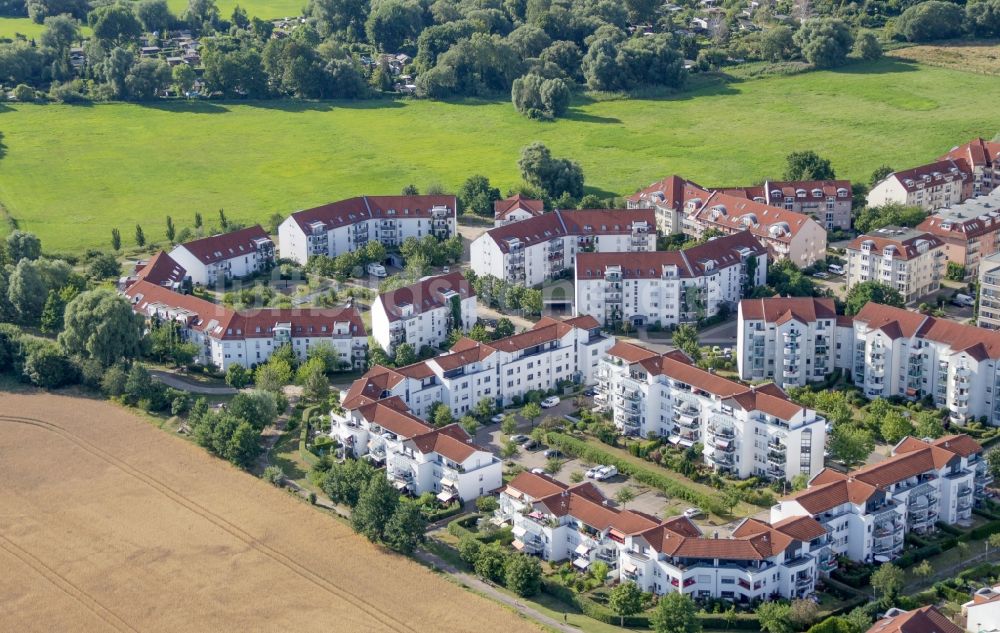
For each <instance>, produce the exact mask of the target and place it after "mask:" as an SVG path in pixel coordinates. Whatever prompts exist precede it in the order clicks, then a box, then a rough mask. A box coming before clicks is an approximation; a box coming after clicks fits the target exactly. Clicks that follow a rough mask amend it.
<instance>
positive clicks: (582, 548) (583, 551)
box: [573, 543, 592, 556]
mask: <svg viewBox="0 0 1000 633" xmlns="http://www.w3.org/2000/svg"><path fill="white" fill-rule="evenodd" d="M591 549H592V548H590V547H587V546H586V545H584V544H583V543H580V544H579V545H577V546H576V549H575V550H573V553H574V554H579V555H580V556H586V555H587V554H589V553H590V550H591Z"/></svg>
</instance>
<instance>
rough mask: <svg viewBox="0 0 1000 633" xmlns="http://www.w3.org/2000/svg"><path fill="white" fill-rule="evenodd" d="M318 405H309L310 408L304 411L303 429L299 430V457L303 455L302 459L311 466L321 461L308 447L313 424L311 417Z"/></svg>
mask: <svg viewBox="0 0 1000 633" xmlns="http://www.w3.org/2000/svg"><path fill="white" fill-rule="evenodd" d="M316 406H318V405H315V406H312V407H309V408H308V409H305V410H303V411H302V430H301V431H299V457H301V458H302V461H304V462H305V463H307V464H309V465H310V466H315V465H316V464H318V463H319V458H318V457H316V456H315V455H314V454H313V453H312V451H310V450H309V449H308V448H307V447H306V444H308V443H309V427H310V426H312V424H311V422H310V421H309V418H310V417H311V414H312V412H313V409H315V408H316Z"/></svg>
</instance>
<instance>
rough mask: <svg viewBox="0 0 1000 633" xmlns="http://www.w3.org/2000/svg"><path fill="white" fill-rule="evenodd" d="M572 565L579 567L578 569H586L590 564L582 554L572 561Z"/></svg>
mask: <svg viewBox="0 0 1000 633" xmlns="http://www.w3.org/2000/svg"><path fill="white" fill-rule="evenodd" d="M573 566H574V567H579V568H580V569H586V568H587V567H589V566H590V561H589V560H588V559H586V558H583V557H582V556H581V557H580V558H577V559H576V560H574V561H573Z"/></svg>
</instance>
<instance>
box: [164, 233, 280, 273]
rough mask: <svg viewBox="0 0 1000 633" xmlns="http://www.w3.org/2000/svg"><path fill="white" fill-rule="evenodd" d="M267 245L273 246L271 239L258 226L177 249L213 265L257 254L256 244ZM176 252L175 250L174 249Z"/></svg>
mask: <svg viewBox="0 0 1000 633" xmlns="http://www.w3.org/2000/svg"><path fill="white" fill-rule="evenodd" d="M261 242H264V243H268V244H271V245H272V246H273V242H271V238H270V237H268V235H267V231H265V230H264V229H263V228H261V226H260V225H259V224H255V225H254V226H251V227H247V228H245V229H240V230H239V231H233V232H232V233H221V234H219V235H212V236H211V237H203V238H201V239H199V240H194V241H191V242H185V243H184V244H181V245H180V246H178V247H177V248H178V249H179V248H183V249H185V250H187V251H188V252H189V253H191V254H192V255H194V256H195V257H196V258H198V260H199V261H201V263H203V264H214V263H216V262H221V261H225V260H227V259H232V258H234V257H243V256H244V255H251V254H253V253H256V252H257V244H258V243H261ZM174 250H176V249H174Z"/></svg>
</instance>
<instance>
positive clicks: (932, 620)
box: [866, 605, 998, 633]
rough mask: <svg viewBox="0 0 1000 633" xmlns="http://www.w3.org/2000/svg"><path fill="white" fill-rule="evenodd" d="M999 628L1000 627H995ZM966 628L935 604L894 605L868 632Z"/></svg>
mask: <svg viewBox="0 0 1000 633" xmlns="http://www.w3.org/2000/svg"><path fill="white" fill-rule="evenodd" d="M968 630H969V631H971V632H972V633H989V631H990V630H991V629H973V628H971V627H970V628H969V629H968ZM993 630H998V629H993ZM964 632H965V629H963V628H962V627H960V626H958V625H957V624H955V623H954V622H952V621H951V620H949V619H948V617H947V616H946V615H945V614H943V613H941V612H940V611H938V609H937V607H935V606H934V605H929V606H926V607H920V608H919V609H913V610H912V611H903V610H902V609H897V608H895V607H893V608H892V609H889V610H888V611H886V612H885V613H884V614H883V615H882V617H881V618H880V619H879V621H878V622H876V623H875V624H873V625H872V627H871V628H870V629H868V631H866V633H964Z"/></svg>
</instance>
